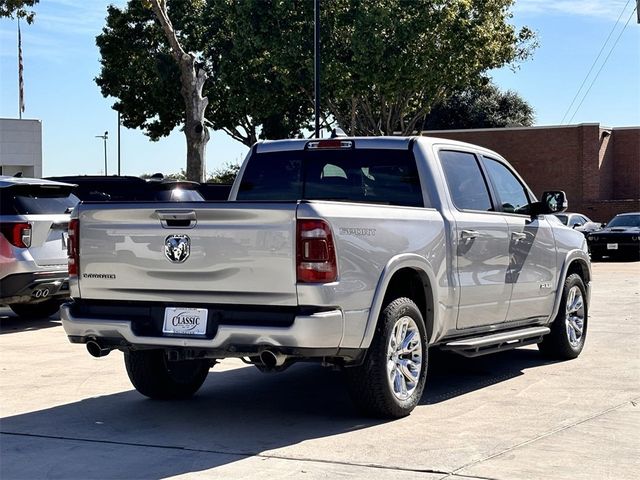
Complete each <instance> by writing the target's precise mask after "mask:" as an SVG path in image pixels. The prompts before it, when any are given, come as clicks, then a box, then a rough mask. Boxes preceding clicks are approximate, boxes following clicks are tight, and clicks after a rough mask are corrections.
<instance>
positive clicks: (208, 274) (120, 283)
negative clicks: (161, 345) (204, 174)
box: [78, 202, 297, 306]
mask: <svg viewBox="0 0 640 480" xmlns="http://www.w3.org/2000/svg"><path fill="white" fill-rule="evenodd" d="M296 208H297V204H296V203H294V202H290V203H269V204H265V203H260V204H258V203H240V202H228V203H211V204H206V203H204V204H203V203H202V202H198V203H181V204H180V206H179V207H176V204H175V203H172V204H170V203H144V204H136V205H132V204H126V203H104V204H97V203H96V204H81V205H80V206H79V207H78V218H79V224H80V235H79V238H80V245H79V248H80V271H79V278H78V282H79V283H78V287H79V289H80V294H81V296H82V298H84V299H101V300H125V301H162V302H176V303H195V304H197V303H227V304H229V303H231V304H232V303H242V304H244V305H282V306H292V305H297V297H296V268H295V228H296V223H295V219H296ZM185 244H186V245H185Z"/></svg>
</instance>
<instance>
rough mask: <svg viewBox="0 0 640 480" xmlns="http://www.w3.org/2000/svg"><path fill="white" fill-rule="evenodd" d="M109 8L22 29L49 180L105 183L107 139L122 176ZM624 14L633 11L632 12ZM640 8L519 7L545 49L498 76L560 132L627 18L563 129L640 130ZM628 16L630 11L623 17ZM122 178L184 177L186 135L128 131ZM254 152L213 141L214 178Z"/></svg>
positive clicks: (588, 2) (69, 5) (9, 57)
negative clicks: (104, 54)
mask: <svg viewBox="0 0 640 480" xmlns="http://www.w3.org/2000/svg"><path fill="white" fill-rule="evenodd" d="M109 3H114V4H116V5H123V4H125V3H126V2H125V1H124V0H118V1H112V2H107V1H104V2H103V1H101V0H89V1H80V0H41V3H40V4H39V5H38V6H37V8H36V11H37V15H36V21H35V23H34V24H33V25H29V26H27V25H24V24H23V28H22V39H23V57H24V76H25V104H26V111H25V113H24V116H23V118H36V119H40V120H42V124H43V169H44V174H45V175H64V174H98V173H102V171H103V169H104V160H103V143H102V140H101V139H98V138H95V136H96V135H100V134H102V133H103V132H104V131H105V130H108V131H109V139H108V143H107V149H108V158H109V173H110V174H113V173H115V172H116V168H117V155H116V148H117V143H116V130H117V117H116V113H115V112H114V111H113V110H111V104H112V103H113V99H105V98H103V97H102V95H101V94H100V91H99V89H98V87H97V86H96V84H95V82H94V81H93V79H94V78H95V77H96V76H97V75H98V73H99V54H98V50H97V47H96V46H95V36H96V35H97V34H98V33H100V30H101V28H102V26H103V24H104V18H105V15H106V6H107V5H108V4H109ZM625 5H626V8H624V7H625ZM634 6H635V0H629V1H628V0H608V1H602V0H517V1H516V4H515V7H514V8H513V12H514V18H513V23H514V24H516V25H518V26H520V25H527V26H529V27H530V28H532V29H533V30H535V31H536V32H538V38H539V42H540V47H539V48H538V49H537V50H536V52H535V54H534V56H533V58H532V59H530V60H529V61H527V62H525V63H523V64H522V65H521V66H520V68H519V69H518V70H516V71H515V72H513V71H511V70H510V69H501V70H498V71H495V72H493V77H494V80H495V81H496V83H497V84H498V85H499V86H500V87H501V88H503V89H511V90H515V91H517V92H518V93H519V94H520V95H522V96H523V97H524V98H525V99H526V100H527V101H528V102H529V103H530V104H531V105H532V106H533V107H534V109H535V112H536V124H537V125H558V124H560V123H561V120H562V118H563V116H564V115H565V112H566V111H567V109H568V107H569V105H570V103H571V101H572V99H573V98H574V96H575V94H576V92H577V90H578V87H579V86H580V84H581V83H582V81H583V79H584V78H585V75H586V74H587V72H588V70H589V68H590V67H591V65H592V64H593V61H594V59H595V58H596V55H597V54H598V52H599V51H600V49H601V48H602V46H603V44H604V42H605V40H606V39H607V37H608V35H609V34H610V32H611V31H612V29H613V28H614V26H616V20H617V19H618V17H619V15H620V14H621V12H623V13H622V16H621V19H620V21H619V23H618V24H617V26H616V27H615V30H614V32H613V34H612V35H611V38H610V39H609V42H608V44H607V46H606V48H605V49H604V51H603V53H602V55H601V58H600V60H599V62H598V63H597V64H596V66H595V67H594V69H593V71H592V72H591V75H590V76H589V78H588V80H587V82H586V84H585V87H584V88H583V93H584V91H585V90H586V89H587V88H588V87H589V86H590V85H591V80H592V79H593V77H594V76H595V74H596V73H597V72H598V70H599V69H600V66H601V64H602V62H603V60H604V58H605V57H606V56H607V54H608V53H609V50H610V48H611V46H612V45H613V43H614V41H615V40H616V39H617V38H618V35H619V33H620V32H621V31H622V29H623V26H624V24H625V22H626V21H627V19H629V18H630V16H631V20H630V21H629V24H628V26H627V27H626V29H625V30H624V33H623V34H622V35H621V36H620V38H619V42H618V44H617V46H616V48H615V49H614V50H613V52H612V53H611V55H610V57H609V58H608V61H607V63H606V64H605V66H604V67H603V68H602V70H601V72H600V74H599V76H598V78H597V80H596V82H595V83H593V85H592V87H591V90H590V92H589V94H588V95H587V97H586V98H585V100H584V102H583V103H582V106H581V107H580V109H579V110H578V111H577V112H575V114H574V111H573V110H575V108H576V107H577V106H578V103H579V102H580V100H581V98H582V97H579V98H578V100H577V101H576V103H575V104H574V106H573V108H572V110H571V111H570V112H569V114H568V115H567V116H566V118H565V121H564V123H568V121H569V119H570V118H571V117H573V119H572V120H571V123H573V124H575V123H584V122H598V123H601V124H602V125H606V126H610V127H616V126H628V125H640V25H638V23H637V17H636V14H635V13H633V14H632V10H633V8H634ZM623 8H624V11H623ZM17 83H18V82H17V40H16V23H15V21H10V20H7V19H2V20H0V87H1V88H0V117H2V118H17V116H18V93H17V91H18V87H17ZM121 143H122V146H121V148H122V150H121V152H122V153H121V158H122V173H123V174H128V175H139V174H142V173H153V172H164V173H171V172H178V171H179V170H180V169H181V168H183V167H184V165H185V152H186V147H185V140H184V135H183V134H182V133H180V132H178V131H176V132H174V133H173V134H172V135H171V136H170V137H168V138H165V139H162V140H160V141H159V142H150V141H149V140H148V138H147V137H145V136H144V135H143V134H142V133H141V132H139V131H135V130H127V129H123V130H122V140H121ZM246 151H247V148H246V147H245V146H244V145H242V144H240V143H238V142H236V141H235V140H233V139H231V138H229V137H228V136H226V135H225V134H224V133H221V132H215V133H214V134H213V136H212V140H211V141H210V142H209V145H208V148H207V170H208V171H212V170H214V169H215V168H217V167H220V166H221V165H222V164H223V163H225V162H238V161H240V160H242V158H243V157H244V155H245V154H246Z"/></svg>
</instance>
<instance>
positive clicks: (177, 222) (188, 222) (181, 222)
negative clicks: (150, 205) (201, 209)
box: [156, 210, 197, 228]
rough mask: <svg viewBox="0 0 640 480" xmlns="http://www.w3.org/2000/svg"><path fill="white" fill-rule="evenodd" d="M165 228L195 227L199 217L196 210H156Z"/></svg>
mask: <svg viewBox="0 0 640 480" xmlns="http://www.w3.org/2000/svg"><path fill="white" fill-rule="evenodd" d="M156 215H157V216H158V218H159V219H160V223H161V224H162V227H163V228H193V227H195V226H196V222H197V218H196V212H195V211H194V210H156Z"/></svg>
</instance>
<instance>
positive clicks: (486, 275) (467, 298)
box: [438, 148, 511, 328]
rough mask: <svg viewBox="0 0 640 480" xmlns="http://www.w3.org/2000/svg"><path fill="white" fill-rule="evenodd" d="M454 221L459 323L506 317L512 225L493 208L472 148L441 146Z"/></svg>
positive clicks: (460, 325)
mask: <svg viewBox="0 0 640 480" xmlns="http://www.w3.org/2000/svg"><path fill="white" fill-rule="evenodd" d="M438 156H439V159H440V163H441V165H442V169H443V171H444V175H445V179H446V183H447V187H448V190H449V194H450V199H451V201H452V208H451V211H452V215H453V218H454V221H455V237H454V238H455V244H454V246H453V248H454V252H455V265H456V266H457V277H458V283H459V287H460V300H459V308H458V322H457V327H458V328H469V327H477V326H482V325H490V324H496V323H501V322H504V321H505V319H506V315H507V309H508V304H509V298H510V296H511V286H510V285H509V284H507V282H506V278H507V274H508V268H509V228H508V225H507V222H506V220H505V219H504V217H503V216H502V215H501V214H500V213H498V212H496V211H495V207H494V205H493V203H492V200H491V195H490V193H489V188H488V183H487V180H486V178H485V176H484V173H483V171H482V169H481V168H480V164H479V161H478V158H477V156H476V155H475V153H474V152H473V151H471V150H464V149H462V148H460V149H458V148H456V150H449V149H442V150H439V152H438Z"/></svg>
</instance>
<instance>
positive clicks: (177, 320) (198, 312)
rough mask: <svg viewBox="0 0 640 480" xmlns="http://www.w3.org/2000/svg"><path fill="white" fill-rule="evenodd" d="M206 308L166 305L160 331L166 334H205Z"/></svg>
mask: <svg viewBox="0 0 640 480" xmlns="http://www.w3.org/2000/svg"><path fill="white" fill-rule="evenodd" d="M207 313H208V310H207V309H206V308H175V307H167V308H166V309H165V311H164V324H163V325H162V333H165V334H167V335H206V333H207Z"/></svg>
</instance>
